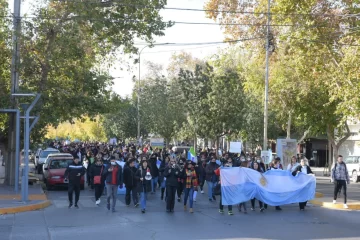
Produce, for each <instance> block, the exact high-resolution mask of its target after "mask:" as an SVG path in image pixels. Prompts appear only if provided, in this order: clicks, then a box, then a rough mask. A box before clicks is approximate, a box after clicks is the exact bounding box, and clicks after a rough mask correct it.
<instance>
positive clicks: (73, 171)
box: [64, 162, 85, 184]
mask: <svg viewBox="0 0 360 240" xmlns="http://www.w3.org/2000/svg"><path fill="white" fill-rule="evenodd" d="M84 174H85V168H84V166H83V165H82V164H81V163H80V162H79V163H78V164H76V163H75V162H72V163H71V164H70V165H69V166H68V167H67V168H66V170H65V174H64V178H67V179H69V183H72V184H80V180H81V177H82V176H84Z"/></svg>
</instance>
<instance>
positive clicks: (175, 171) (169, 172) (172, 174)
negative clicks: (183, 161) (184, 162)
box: [164, 165, 180, 187]
mask: <svg viewBox="0 0 360 240" xmlns="http://www.w3.org/2000/svg"><path fill="white" fill-rule="evenodd" d="M164 176H165V177H166V186H170V187H177V186H178V184H179V182H178V178H179V176H180V168H179V166H178V165H175V167H174V168H173V167H171V166H169V165H168V166H167V167H166V168H165V170H164Z"/></svg>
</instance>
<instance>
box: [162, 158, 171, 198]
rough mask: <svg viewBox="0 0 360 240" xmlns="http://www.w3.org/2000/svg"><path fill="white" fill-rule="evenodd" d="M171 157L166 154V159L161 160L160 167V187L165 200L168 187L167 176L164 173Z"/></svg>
mask: <svg viewBox="0 0 360 240" xmlns="http://www.w3.org/2000/svg"><path fill="white" fill-rule="evenodd" d="M169 161H170V157H169V156H166V157H165V160H163V161H161V164H160V168H159V179H160V187H161V200H164V193H165V187H166V178H165V175H164V171H165V168H166V167H167V165H168V164H169Z"/></svg>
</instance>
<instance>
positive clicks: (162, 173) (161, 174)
mask: <svg viewBox="0 0 360 240" xmlns="http://www.w3.org/2000/svg"><path fill="white" fill-rule="evenodd" d="M167 165H168V164H167V163H165V160H163V161H161V164H160V168H159V180H160V182H162V181H164V177H165V175H164V171H165V167H166V166H167Z"/></svg>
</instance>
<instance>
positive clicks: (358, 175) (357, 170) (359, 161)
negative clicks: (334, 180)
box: [345, 156, 360, 183]
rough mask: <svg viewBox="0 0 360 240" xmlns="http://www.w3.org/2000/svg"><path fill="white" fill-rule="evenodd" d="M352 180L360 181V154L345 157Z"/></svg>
mask: <svg viewBox="0 0 360 240" xmlns="http://www.w3.org/2000/svg"><path fill="white" fill-rule="evenodd" d="M345 163H346V167H347V169H348V172H349V175H350V177H351V181H352V182H354V183H357V182H358V181H360V156H349V157H347V158H346V159H345Z"/></svg>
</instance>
